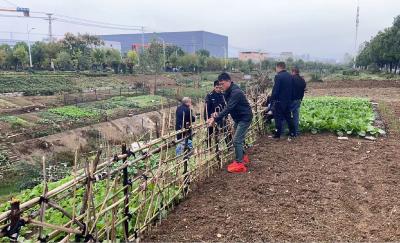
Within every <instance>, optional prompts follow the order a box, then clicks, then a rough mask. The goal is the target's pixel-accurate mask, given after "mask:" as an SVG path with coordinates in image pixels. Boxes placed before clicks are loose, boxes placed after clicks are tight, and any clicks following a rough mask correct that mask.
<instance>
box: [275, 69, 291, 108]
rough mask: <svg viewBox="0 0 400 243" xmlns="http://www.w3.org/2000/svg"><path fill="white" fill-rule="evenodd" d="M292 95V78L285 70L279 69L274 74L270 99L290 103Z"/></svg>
mask: <svg viewBox="0 0 400 243" xmlns="http://www.w3.org/2000/svg"><path fill="white" fill-rule="evenodd" d="M292 95H293V78H292V75H290V73H288V72H287V71H286V70H283V71H280V72H279V73H278V74H277V75H276V76H275V83H274V87H273V88H272V95H271V99H272V101H274V102H280V103H282V104H290V102H291V101H292Z"/></svg>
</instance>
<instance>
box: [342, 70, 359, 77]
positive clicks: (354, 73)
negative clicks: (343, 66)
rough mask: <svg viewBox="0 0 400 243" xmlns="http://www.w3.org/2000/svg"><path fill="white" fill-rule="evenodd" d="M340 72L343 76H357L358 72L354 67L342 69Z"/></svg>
mask: <svg viewBox="0 0 400 243" xmlns="http://www.w3.org/2000/svg"><path fill="white" fill-rule="evenodd" d="M342 74H343V75H345V76H359V75H360V72H359V71H358V70H355V69H348V70H343V72H342Z"/></svg>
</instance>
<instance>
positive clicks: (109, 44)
mask: <svg viewBox="0 0 400 243" xmlns="http://www.w3.org/2000/svg"><path fill="white" fill-rule="evenodd" d="M104 47H106V48H112V49H115V50H118V51H119V52H121V51H122V47H121V42H118V41H104Z"/></svg>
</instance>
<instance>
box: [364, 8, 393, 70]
mask: <svg viewBox="0 0 400 243" xmlns="http://www.w3.org/2000/svg"><path fill="white" fill-rule="evenodd" d="M356 65H357V66H358V67H360V68H362V69H369V70H373V71H379V70H386V71H387V72H391V73H397V71H398V70H399V68H400V16H398V17H396V18H395V19H394V22H393V26H392V27H390V28H386V29H385V30H383V31H380V32H379V33H378V34H377V35H376V36H375V37H373V38H372V39H371V40H370V41H367V42H365V43H364V44H363V45H362V48H361V52H360V54H359V55H358V56H357V59H356Z"/></svg>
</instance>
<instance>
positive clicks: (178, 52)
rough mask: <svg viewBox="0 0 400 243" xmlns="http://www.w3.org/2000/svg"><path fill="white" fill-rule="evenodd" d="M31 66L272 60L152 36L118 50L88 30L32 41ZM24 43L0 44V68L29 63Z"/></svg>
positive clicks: (222, 65)
mask: <svg viewBox="0 0 400 243" xmlns="http://www.w3.org/2000/svg"><path fill="white" fill-rule="evenodd" d="M31 53H32V63H33V69H35V70H53V69H55V70H61V71H69V70H75V71H77V70H97V71H106V70H113V71H114V72H115V73H121V72H122V73H127V72H129V73H133V72H134V71H140V72H142V73H149V72H150V73H160V72H162V71H186V72H202V71H221V70H230V71H241V72H245V73H248V72H250V71H251V70H254V69H262V70H267V69H273V68H274V67H275V64H276V61H274V60H264V61H262V62H261V63H254V62H252V61H251V60H249V61H241V60H238V59H225V58H216V57H212V56H210V53H209V51H207V50H198V51H197V52H196V53H195V54H189V53H185V52H184V51H183V50H182V49H181V48H180V47H178V46H174V45H166V46H163V45H162V44H161V43H160V42H157V41H156V40H154V41H152V42H151V43H150V45H149V47H148V48H146V49H144V50H143V51H140V52H139V53H137V52H135V51H134V50H130V51H128V52H127V53H126V54H121V53H120V52H119V51H118V50H116V49H111V48H105V47H104V43H103V41H101V40H100V39H99V38H98V37H96V36H92V35H88V34H83V35H81V34H78V35H73V34H70V33H67V34H66V35H65V37H64V38H63V39H62V40H60V41H58V42H51V43H45V42H35V43H34V44H33V45H32V46H31ZM28 64H29V55H28V46H27V44H26V43H24V42H21V43H17V44H16V45H15V46H14V47H13V48H11V47H10V46H8V45H1V46H0V69H3V70H12V69H15V70H21V69H25V68H28V67H29V65H28ZM287 64H288V66H289V67H293V66H297V67H299V68H300V69H302V70H306V71H311V72H318V71H320V70H330V71H331V72H333V71H335V70H337V69H338V68H339V67H338V66H336V65H330V64H324V63H320V62H304V61H303V60H293V59H291V58H289V59H288V60H287Z"/></svg>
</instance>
